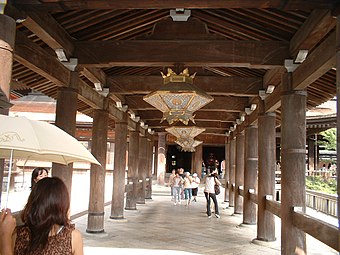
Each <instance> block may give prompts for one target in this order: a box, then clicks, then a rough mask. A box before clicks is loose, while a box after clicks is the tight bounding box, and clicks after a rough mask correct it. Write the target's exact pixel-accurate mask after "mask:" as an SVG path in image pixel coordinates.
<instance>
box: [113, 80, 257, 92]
mask: <svg viewBox="0 0 340 255" xmlns="http://www.w3.org/2000/svg"><path fill="white" fill-rule="evenodd" d="M110 79H111V80H112V83H111V85H110V92H113V93H115V94H124V95H131V94H149V93H150V92H152V91H155V90H157V89H158V88H160V87H161V86H162V84H163V78H162V77H161V75H159V76H115V77H111V78H110ZM194 86H196V87H198V88H200V89H202V90H204V91H205V92H207V93H208V94H209V95H216V96H217V95H224V96H227V95H229V96H230V95H232V96H256V95H258V92H259V89H261V88H262V79H261V78H257V77H215V76H196V77H195V79H194Z"/></svg>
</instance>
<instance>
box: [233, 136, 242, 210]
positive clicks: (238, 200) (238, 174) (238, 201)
mask: <svg viewBox="0 0 340 255" xmlns="http://www.w3.org/2000/svg"><path fill="white" fill-rule="evenodd" d="M243 181H244V132H242V133H238V134H237V135H236V168H235V208H234V213H235V214H242V212H243V197H242V196H240V195H239V193H238V189H239V188H240V187H241V186H242V187H243Z"/></svg>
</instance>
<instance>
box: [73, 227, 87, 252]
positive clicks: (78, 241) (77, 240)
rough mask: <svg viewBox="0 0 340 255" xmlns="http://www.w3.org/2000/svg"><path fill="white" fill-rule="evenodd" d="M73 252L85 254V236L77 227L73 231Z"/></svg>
mask: <svg viewBox="0 0 340 255" xmlns="http://www.w3.org/2000/svg"><path fill="white" fill-rule="evenodd" d="M72 254H73V255H83V254H84V249H83V238H82V236H81V233H80V232H79V230H77V229H75V230H73V231H72Z"/></svg>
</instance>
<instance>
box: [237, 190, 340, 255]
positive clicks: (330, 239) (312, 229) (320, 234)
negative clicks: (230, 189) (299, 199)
mask: <svg viewBox="0 0 340 255" xmlns="http://www.w3.org/2000/svg"><path fill="white" fill-rule="evenodd" d="M237 190H238V194H239V195H240V196H244V194H245V192H248V193H249V195H250V199H251V201H252V202H254V203H256V204H257V201H258V196H257V194H256V193H255V192H254V190H253V189H251V190H248V191H244V190H243V187H239V188H238V189H237ZM308 193H309V194H312V193H317V194H314V195H319V194H318V193H319V192H314V191H308ZM321 194H322V193H321ZM329 196H330V197H332V199H333V196H332V195H329ZM330 197H327V199H328V200H329V201H330ZM335 201H336V198H335ZM326 204H327V203H326ZM328 204H330V202H328ZM332 208H333V207H332ZM266 210H268V211H269V212H271V213H273V214H274V215H276V216H278V217H280V218H281V216H280V214H281V213H280V211H281V203H280V202H278V201H275V200H274V199H273V197H272V196H266ZM293 224H294V226H295V227H297V228H298V229H300V230H302V231H304V232H305V233H307V234H309V235H311V236H313V237H314V238H316V239H318V240H319V241H321V242H323V243H324V244H326V245H328V246H329V247H331V248H333V249H335V250H337V251H340V246H339V238H338V237H339V230H338V228H337V227H336V226H334V225H331V224H328V223H327V222H324V221H322V220H319V219H317V218H314V217H312V216H310V215H308V214H305V213H303V212H299V211H297V210H294V212H293Z"/></svg>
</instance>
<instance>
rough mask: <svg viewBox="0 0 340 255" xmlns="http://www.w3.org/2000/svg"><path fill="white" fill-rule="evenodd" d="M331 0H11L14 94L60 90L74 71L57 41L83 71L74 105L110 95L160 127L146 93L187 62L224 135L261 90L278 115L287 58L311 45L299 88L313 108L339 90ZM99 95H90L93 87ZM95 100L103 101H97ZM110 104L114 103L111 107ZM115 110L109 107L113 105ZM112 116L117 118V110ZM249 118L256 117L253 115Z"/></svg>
mask: <svg viewBox="0 0 340 255" xmlns="http://www.w3.org/2000/svg"><path fill="white" fill-rule="evenodd" d="M336 4H337V1H335V0H334V1H333V0H328V1H326V0H320V1H317V0H314V1H308V3H306V1H302V0H294V1H279V0H276V1H274V0H273V1H261V0H259V1H222V0H220V1H218V0H212V1H199V0H196V1H179V0H177V1H176V0H172V1H151V0H140V1H129V0H128V1H118V0H112V1H107V0H106V1H105V0H98V1H89V0H87V1H86V0H48V1H47V0H46V1H43V0H41V1H38V0H35V1H26V0H16V1H10V3H9V4H8V5H7V6H6V14H8V15H10V16H12V17H14V18H15V19H16V20H18V21H23V22H18V24H17V36H16V46H15V50H14V63H13V75H12V87H11V88H12V96H13V97H14V96H15V97H18V96H20V95H25V93H27V91H29V90H37V91H40V92H42V93H44V94H46V95H48V96H50V97H52V98H55V99H56V97H57V88H58V86H66V85H67V82H68V81H69V76H70V71H69V70H68V69H67V68H64V66H63V64H62V63H61V62H60V61H59V60H58V59H57V56H56V53H55V49H58V48H61V49H63V50H64V52H65V53H66V55H67V57H68V58H74V59H77V61H78V65H77V67H76V71H79V76H80V80H81V82H80V86H81V87H80V96H79V100H78V110H79V111H81V112H83V113H85V114H88V115H90V116H91V115H92V111H93V109H94V108H101V107H102V105H100V104H101V103H102V102H103V98H104V96H103V95H101V94H99V93H98V92H96V91H95V90H94V87H95V86H94V83H96V82H97V83H101V84H103V87H104V88H108V89H109V91H110V93H109V95H108V97H109V98H110V102H111V103H112V105H113V106H112V107H113V108H114V107H115V105H116V102H119V103H121V104H122V105H127V107H128V111H129V112H131V113H132V112H133V113H135V115H137V116H140V118H141V120H143V121H144V122H145V124H147V125H148V127H149V128H151V129H152V130H154V131H156V132H162V131H164V129H165V128H166V127H168V123H167V122H166V121H165V122H163V123H160V119H161V117H162V113H161V112H160V111H158V110H156V109H155V108H153V107H152V106H151V105H149V104H147V103H146V102H144V101H143V100H142V97H143V96H144V95H146V94H148V93H150V92H151V91H154V90H156V89H157V88H159V87H160V86H161V85H162V77H161V75H160V72H164V73H166V71H167V68H168V67H171V68H173V69H174V70H175V71H177V72H179V71H182V69H183V68H186V67H187V68H189V72H190V73H194V72H196V73H197V74H196V78H195V79H194V85H195V86H197V87H200V88H201V89H203V90H205V91H206V92H207V93H209V94H210V95H212V96H213V97H214V101H213V102H212V103H210V104H208V105H207V106H205V107H204V108H202V109H201V110H199V111H198V112H196V117H195V120H196V124H197V126H200V127H205V128H206V129H207V131H206V132H205V135H220V136H223V135H224V134H225V133H226V131H228V130H229V128H230V127H231V126H232V125H233V124H234V123H235V121H236V119H237V118H239V116H240V113H242V112H244V111H245V108H247V107H249V106H250V105H251V103H254V102H255V103H259V102H261V100H260V99H259V97H258V95H259V90H265V89H266V88H267V86H268V85H275V86H276V89H275V90H274V92H273V93H272V94H270V95H267V97H266V98H265V100H264V101H263V102H264V109H265V111H276V112H277V113H278V114H277V116H278V125H279V123H280V88H281V76H282V73H284V72H285V68H284V65H285V60H286V59H292V60H295V58H296V55H297V53H298V51H299V50H308V55H307V58H306V60H305V61H304V62H303V63H301V64H299V65H298V66H297V68H296V69H295V71H294V72H293V80H294V82H293V83H294V84H293V87H294V88H295V89H306V90H307V92H308V100H307V107H308V108H312V107H315V106H317V105H319V104H321V103H323V102H325V101H327V100H329V99H331V98H333V97H334V96H335V95H336V70H335V53H336V51H335V25H336V19H335V16H336V15H337V14H338V10H339V6H338V5H336ZM176 8H185V10H190V11H191V14H190V18H189V19H188V21H187V22H174V21H173V20H172V18H171V17H170V10H175V9H176ZM92 94H93V95H92ZM98 104H99V105H98ZM111 109H112V108H111ZM112 111H113V110H112ZM110 116H111V117H112V125H114V120H115V119H116V118H119V116H120V115H119V111H118V113H117V112H116V111H113V112H112V114H111V115H110ZM247 121H249V122H251V121H253V119H252V116H247Z"/></svg>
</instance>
